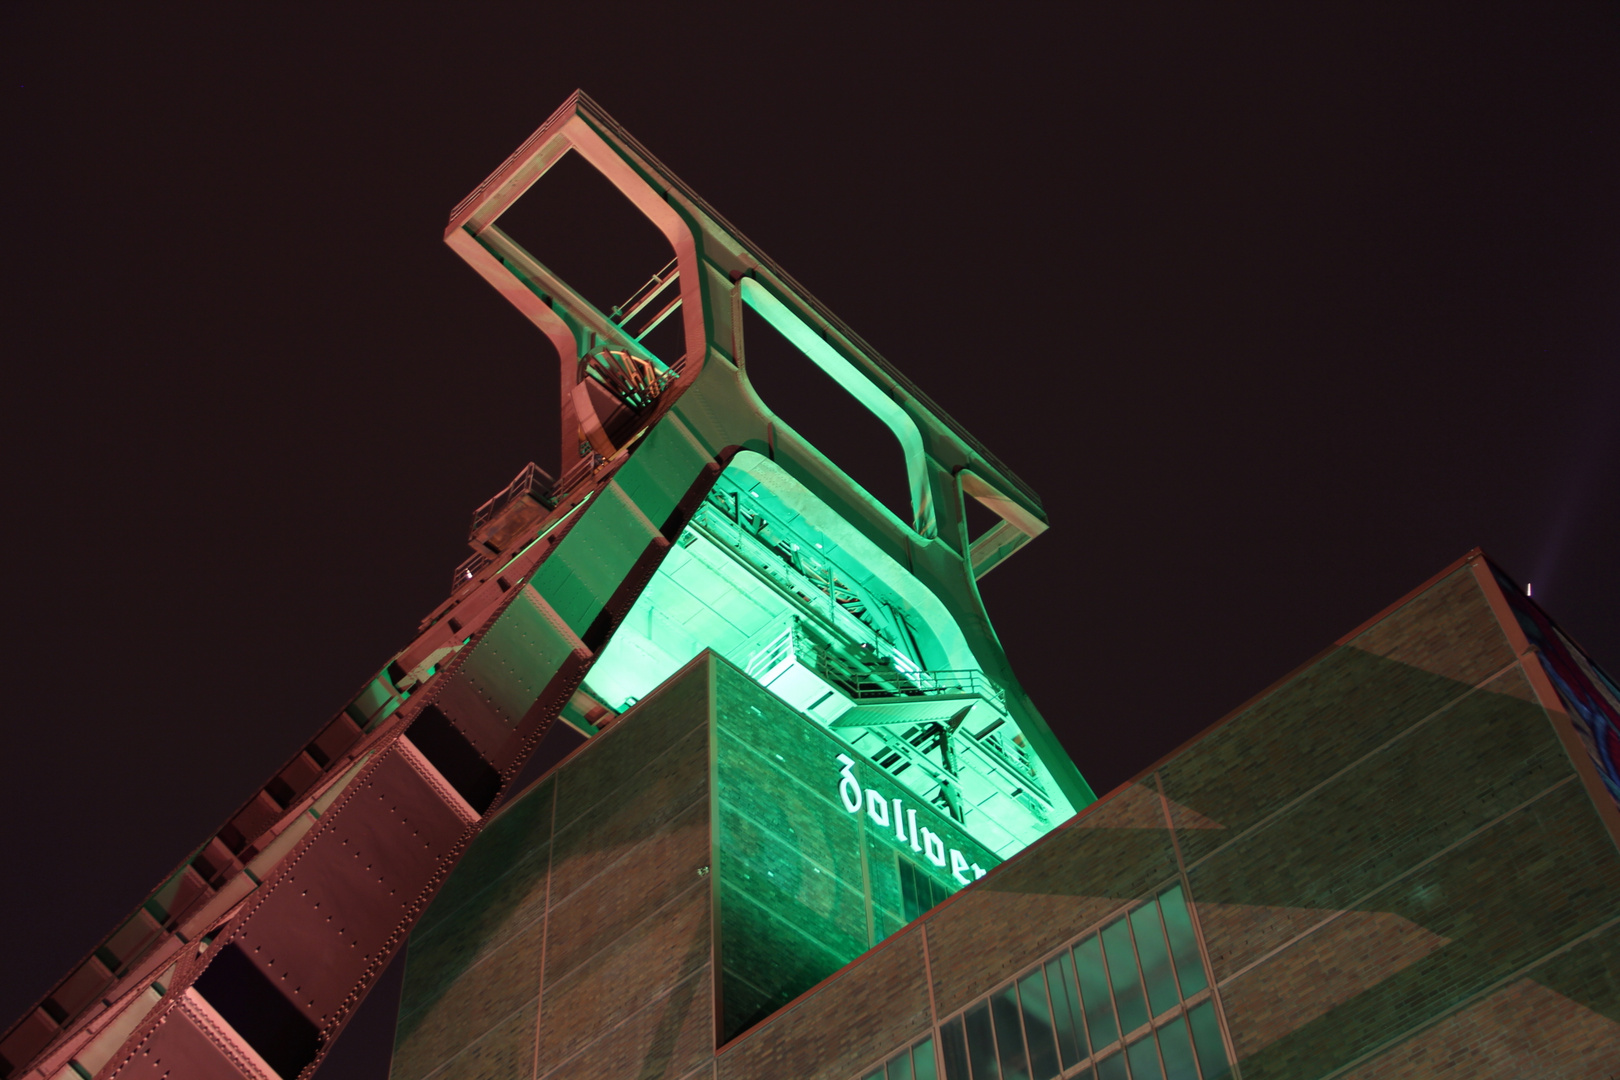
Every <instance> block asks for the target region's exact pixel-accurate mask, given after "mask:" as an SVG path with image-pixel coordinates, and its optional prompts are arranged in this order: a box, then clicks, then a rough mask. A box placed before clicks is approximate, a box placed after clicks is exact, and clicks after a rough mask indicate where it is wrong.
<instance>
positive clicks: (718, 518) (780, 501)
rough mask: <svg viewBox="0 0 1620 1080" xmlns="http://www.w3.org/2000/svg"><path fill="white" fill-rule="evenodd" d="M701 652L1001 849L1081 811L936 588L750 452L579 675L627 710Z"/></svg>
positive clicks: (1014, 847) (1022, 843)
mask: <svg viewBox="0 0 1620 1080" xmlns="http://www.w3.org/2000/svg"><path fill="white" fill-rule="evenodd" d="M705 649H712V650H713V651H714V652H715V653H717V654H718V655H720V656H723V657H725V658H726V659H727V660H729V661H730V662H731V663H733V664H735V665H736V666H737V667H739V668H741V669H743V670H744V672H746V673H747V674H748V675H749V676H750V677H751V678H753V679H754V680H755V681H756V682H758V683H759V684H760V685H761V686H764V687H765V688H766V689H768V690H770V691H771V692H772V693H773V694H775V695H776V696H777V697H779V698H780V699H781V700H782V701H784V702H785V703H787V704H788V705H790V706H792V707H793V708H795V709H797V710H798V711H799V712H800V713H802V714H803V715H804V716H806V717H807V718H808V719H810V720H812V721H814V722H815V723H817V724H818V725H820V726H821V727H823V728H826V729H828V730H829V733H830V734H832V735H834V736H836V737H837V738H839V739H842V740H844V742H845V744H846V745H847V746H848V747H849V748H850V750H851V751H853V752H854V753H858V754H859V755H861V756H862V757H864V758H865V759H866V760H868V761H870V762H872V763H873V764H875V765H877V767H878V768H881V769H884V770H885V771H886V772H888V773H889V774H890V775H891V776H892V777H893V778H894V779H895V780H896V781H897V782H899V783H900V784H902V785H904V786H906V787H909V788H910V789H911V790H912V791H913V792H914V793H915V794H916V795H917V796H918V797H919V798H920V799H923V800H926V801H928V802H929V804H930V805H932V806H933V807H934V808H935V809H936V810H938V811H940V812H942V813H949V814H950V815H951V816H954V817H955V818H956V820H958V821H959V822H960V823H961V825H962V827H963V828H965V829H966V830H967V831H968V832H969V833H970V834H971V835H972V836H973V837H974V838H975V839H976V840H978V841H979V842H980V843H983V844H984V845H985V846H986V847H988V848H989V849H990V850H991V851H992V852H994V853H995V854H996V855H997V856H999V857H1001V858H1006V857H1008V856H1010V855H1011V854H1013V853H1015V852H1017V851H1019V850H1022V849H1023V848H1024V847H1026V846H1028V845H1029V844H1030V843H1032V842H1033V841H1035V840H1036V839H1038V838H1040V837H1041V836H1043V835H1045V833H1046V832H1048V831H1049V830H1050V829H1051V828H1052V826H1054V825H1055V824H1057V823H1058V822H1059V821H1062V820H1063V819H1065V818H1067V817H1068V816H1069V815H1070V814H1071V813H1073V811H1074V807H1073V806H1072V805H1070V803H1069V802H1068V800H1067V799H1066V798H1065V797H1064V796H1063V795H1062V793H1061V792H1060V791H1059V789H1058V786H1057V784H1056V782H1055V781H1054V780H1053V778H1052V777H1051V775H1050V773H1049V772H1048V771H1047V769H1046V767H1045V766H1044V764H1042V763H1041V762H1040V761H1039V760H1038V758H1036V757H1035V756H1034V755H1033V754H1030V753H1029V752H1028V751H1027V749H1026V748H1025V746H1024V744H1023V742H1022V741H1021V732H1020V730H1019V728H1018V725H1017V721H1016V720H1015V719H1014V718H1013V717H1012V715H1011V714H1010V713H1009V712H1008V711H1007V708H1006V703H1005V695H1004V694H1003V693H1002V691H1001V689H1000V688H998V687H996V686H995V684H994V683H993V682H992V681H991V680H990V679H989V678H987V677H986V676H985V675H984V672H983V671H982V670H980V669H979V667H978V664H977V662H976V661H975V660H974V658H973V654H972V651H971V650H970V649H969V647H968V644H967V639H966V637H965V636H964V634H963V632H962V629H961V627H960V626H958V625H957V623H956V621H955V619H954V618H952V616H951V615H950V614H949V612H948V610H947V609H946V608H945V606H944V605H943V604H941V603H940V601H939V599H938V597H936V596H935V595H934V594H933V593H931V592H930V591H929V590H928V589H926V588H925V587H924V586H923V585H922V583H921V582H920V581H918V580H917V578H916V577H915V576H913V575H912V574H911V572H910V571H908V570H907V569H905V568H904V567H902V566H901V565H900V564H899V563H898V562H896V561H895V560H894V559H893V558H892V557H890V556H888V555H886V554H884V553H883V552H882V551H880V550H879V549H878V548H877V547H876V546H875V545H873V544H871V543H870V541H868V540H866V539H865V538H864V537H863V536H862V535H861V534H860V532H859V531H858V530H856V529H854V528H853V527H852V526H851V525H850V524H849V523H848V522H846V521H845V520H844V519H843V518H842V517H840V516H839V515H838V514H837V513H836V512H835V511H833V510H832V509H831V508H830V507H828V506H827V505H826V504H825V503H823V502H821V501H820V500H819V499H816V498H815V496H813V495H812V494H811V493H810V492H809V491H808V490H806V489H804V488H803V487H802V485H799V484H798V483H797V481H795V480H793V479H792V478H791V477H790V476H789V475H788V474H786V473H785V472H784V471H783V470H782V469H781V468H780V467H779V466H777V465H775V464H774V463H772V462H771V461H769V460H768V459H766V458H764V457H762V456H760V455H758V454H755V453H752V452H745V453H743V454H739V455H738V457H737V458H736V459H735V460H734V461H733V463H732V465H731V466H730V467H728V468H727V469H726V470H725V472H724V473H723V474H722V476H721V477H720V479H719V481H718V482H717V483H716V484H715V487H714V489H713V491H712V492H711V494H710V496H709V498H708V499H707V500H706V501H705V503H704V504H703V506H702V507H700V508H699V510H698V512H697V513H696V514H694V515H693V517H692V519H691V522H690V523H689V524H688V525H687V527H686V528H685V529H684V530H683V531H682V533H681V535H680V536H679V537H678V539H677V541H676V543H675V545H674V546H673V548H672V550H671V552H670V554H669V555H668V556H667V557H666V559H665V561H664V562H663V563H662V564H661V565H660V568H659V570H658V571H657V572H656V573H655V574H654V575H653V577H652V579H651V580H650V581H649V582H648V584H647V586H646V588H645V589H644V591H643V592H642V594H641V596H640V597H639V599H638V600H637V601H636V603H635V604H634V605H633V606H632V607H631V609H630V611H629V612H628V613H626V615H625V618H624V619H623V621H622V622H621V623H620V625H619V627H618V629H617V630H616V631H615V633H614V636H613V638H612V639H611V640H610V641H609V643H608V645H607V647H606V648H605V649H604V650H603V653H602V655H601V657H600V658H599V659H598V660H597V662H596V663H595V664H594V665H593V667H592V669H591V672H590V674H589V676H587V679H586V687H587V689H588V692H589V693H590V694H591V695H592V696H593V697H595V698H596V699H597V700H599V701H602V702H604V703H605V704H607V705H609V706H610V707H612V708H614V709H616V710H619V711H623V710H624V709H626V708H628V707H629V706H631V705H633V704H634V703H635V702H637V701H639V700H640V699H641V698H643V697H645V696H647V695H648V694H650V693H652V691H654V690H655V689H657V687H659V686H660V685H662V684H663V683H664V681H665V680H667V679H668V678H670V677H671V676H672V675H674V674H675V673H676V672H677V671H679V670H680V669H681V668H682V667H684V666H685V665H686V664H687V663H688V662H690V661H691V660H692V659H693V658H695V657H696V656H698V655H699V654H700V653H702V652H703V651H704V650H705ZM829 769H833V770H836V766H835V765H832V764H830V763H829ZM829 775H833V774H832V773H829Z"/></svg>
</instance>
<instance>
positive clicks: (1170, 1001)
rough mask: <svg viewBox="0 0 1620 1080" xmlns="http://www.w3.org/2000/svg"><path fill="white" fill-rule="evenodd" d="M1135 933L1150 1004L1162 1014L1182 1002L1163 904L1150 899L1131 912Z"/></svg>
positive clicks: (1132, 930) (1156, 1014)
mask: <svg viewBox="0 0 1620 1080" xmlns="http://www.w3.org/2000/svg"><path fill="white" fill-rule="evenodd" d="M1131 933H1132V934H1133V935H1134V936H1135V938H1136V955H1137V958H1138V959H1139V960H1141V961H1142V979H1143V981H1144V982H1146V983H1147V996H1148V1004H1149V1005H1150V1006H1152V1008H1153V1015H1154V1016H1159V1015H1161V1014H1163V1013H1165V1012H1168V1011H1169V1010H1171V1009H1173V1008H1175V1007H1176V1006H1177V1005H1178V1004H1180V1002H1181V999H1180V998H1179V997H1177V996H1176V977H1175V975H1174V974H1173V973H1172V972H1171V970H1170V950H1169V948H1168V947H1167V946H1166V945H1165V943H1164V928H1163V927H1162V926H1160V925H1159V905H1158V903H1157V902H1156V901H1153V900H1149V901H1148V902H1147V903H1145V904H1143V905H1142V906H1141V907H1139V908H1137V909H1136V910H1135V911H1133V912H1131Z"/></svg>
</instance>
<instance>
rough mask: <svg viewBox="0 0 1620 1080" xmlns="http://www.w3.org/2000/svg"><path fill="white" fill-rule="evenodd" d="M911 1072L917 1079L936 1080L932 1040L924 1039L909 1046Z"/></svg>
mask: <svg viewBox="0 0 1620 1080" xmlns="http://www.w3.org/2000/svg"><path fill="white" fill-rule="evenodd" d="M911 1073H912V1075H913V1076H915V1077H916V1078H917V1080H938V1077H939V1072H938V1070H936V1069H935V1068H934V1040H933V1039H924V1040H923V1041H922V1042H920V1043H918V1044H917V1045H916V1046H913V1047H912V1048H911Z"/></svg>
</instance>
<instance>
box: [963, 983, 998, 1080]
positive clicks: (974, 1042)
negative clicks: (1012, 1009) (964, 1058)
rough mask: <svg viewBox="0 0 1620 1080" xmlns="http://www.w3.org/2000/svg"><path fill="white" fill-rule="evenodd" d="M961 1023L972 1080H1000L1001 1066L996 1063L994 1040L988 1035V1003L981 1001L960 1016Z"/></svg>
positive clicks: (993, 1037) (992, 1036)
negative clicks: (970, 1064) (964, 1034)
mask: <svg viewBox="0 0 1620 1080" xmlns="http://www.w3.org/2000/svg"><path fill="white" fill-rule="evenodd" d="M962 1021H963V1023H964V1024H966V1026H967V1044H968V1060H970V1061H971V1062H973V1080H1001V1066H1000V1065H999V1064H997V1063H996V1040H995V1036H994V1035H992V1034H990V1003H989V1002H988V1001H981V1002H980V1003H979V1004H977V1005H975V1006H974V1007H973V1008H971V1009H969V1010H968V1011H967V1012H965V1013H963V1014H962Z"/></svg>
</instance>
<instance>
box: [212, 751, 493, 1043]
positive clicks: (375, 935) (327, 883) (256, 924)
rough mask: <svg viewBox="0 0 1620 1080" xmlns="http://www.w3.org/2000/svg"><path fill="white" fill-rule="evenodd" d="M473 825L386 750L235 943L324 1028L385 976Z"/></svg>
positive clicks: (275, 885) (326, 820) (325, 822)
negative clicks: (401, 939)
mask: <svg viewBox="0 0 1620 1080" xmlns="http://www.w3.org/2000/svg"><path fill="white" fill-rule="evenodd" d="M467 827H468V826H467V824H466V822H465V821H463V820H462V819H461V817H459V816H458V815H457V814H456V813H455V811H454V810H452V809H451V808H450V807H449V806H448V805H446V803H445V802H444V800H443V799H442V798H440V796H439V795H438V794H437V793H436V792H435V791H434V790H433V789H432V788H431V787H430V786H429V784H428V783H427V781H426V780H424V779H423V778H422V777H421V775H420V774H418V773H417V772H416V770H415V769H413V768H412V767H411V765H410V764H409V763H408V762H407V761H406V760H405V759H404V756H403V755H401V754H400V753H398V752H397V751H390V752H387V753H385V754H383V755H382V756H381V757H380V758H379V759H378V760H377V761H376V763H375V765H374V766H373V767H372V768H370V769H368V770H367V771H366V772H365V773H363V774H362V775H361V776H360V777H359V778H357V779H356V780H355V782H354V788H353V790H352V792H351V793H350V794H349V795H347V796H346V797H345V800H344V801H343V802H341V803H340V804H339V805H338V806H337V807H336V808H334V810H333V811H332V812H330V813H328V814H327V816H326V817H324V818H322V819H321V823H320V824H319V825H318V826H317V827H316V836H315V838H314V840H313V842H312V844H311V846H310V847H309V848H308V849H306V850H305V852H304V854H303V856H302V857H301V858H300V859H299V860H298V861H297V863H296V864H294V865H292V866H289V867H287V868H286V870H285V871H284V872H283V873H281V874H278V875H277V877H276V878H274V879H272V881H271V882H270V883H268V884H269V895H268V896H266V898H265V899H264V900H263V901H261V902H260V903H259V904H258V905H257V906H256V907H255V908H254V909H253V910H252V911H251V912H250V914H249V916H248V918H247V920H246V921H245V923H244V924H243V925H242V926H241V928H240V929H239V930H238V931H237V932H236V934H235V935H234V939H235V940H236V941H237V942H238V944H240V945H241V946H242V948H243V950H244V951H245V952H246V953H247V954H248V955H249V956H251V957H252V958H253V959H254V961H255V963H257V964H258V965H259V966H260V968H261V969H262V970H263V971H265V972H266V974H268V975H270V976H271V977H272V978H273V979H274V980H275V981H276V982H277V983H278V985H280V986H282V987H284V988H285V989H286V991H287V993H288V996H289V997H290V998H292V999H293V1000H294V1001H295V1003H296V1004H297V1005H298V1007H299V1009H300V1010H301V1011H302V1012H303V1013H304V1014H305V1015H306V1016H308V1017H309V1018H310V1019H311V1020H313V1021H315V1022H316V1023H317V1024H320V1025H322V1026H325V1025H326V1024H327V1023H328V1022H330V1021H331V1020H334V1019H336V1018H337V1017H338V1016H340V1015H341V1014H342V1013H343V1012H345V1011H346V1010H347V1009H348V1008H350V1007H352V1005H353V1004H354V1003H355V1002H354V1000H353V998H352V996H351V995H352V991H353V990H354V989H355V987H357V986H358V985H359V984H360V983H361V982H362V981H363V980H367V979H369V978H370V977H371V975H372V974H374V973H375V972H376V971H379V970H381V965H382V964H383V963H384V962H385V961H386V959H387V957H388V955H389V954H390V953H391V952H392V950H393V948H394V947H395V946H396V945H397V944H398V942H397V940H395V939H394V934H395V931H396V929H399V928H402V927H403V926H404V925H405V924H406V923H407V921H409V920H412V919H414V918H415V916H416V914H417V913H418V912H419V911H420V910H421V907H422V906H424V903H425V899H426V898H425V896H424V890H425V889H426V887H427V886H428V885H429V883H430V882H432V881H433V879H434V876H435V873H436V872H437V871H438V869H439V867H440V865H441V863H443V862H444V861H445V860H447V859H448V858H449V857H450V855H451V853H452V852H453V851H454V850H455V848H456V845H457V842H458V840H459V839H460V838H461V836H462V834H463V833H464V832H466V830H467Z"/></svg>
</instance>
